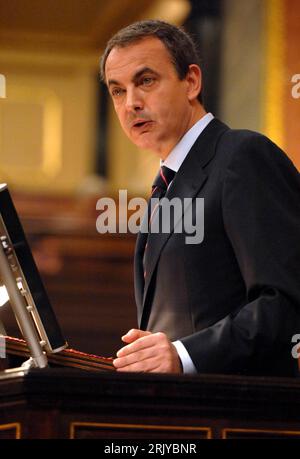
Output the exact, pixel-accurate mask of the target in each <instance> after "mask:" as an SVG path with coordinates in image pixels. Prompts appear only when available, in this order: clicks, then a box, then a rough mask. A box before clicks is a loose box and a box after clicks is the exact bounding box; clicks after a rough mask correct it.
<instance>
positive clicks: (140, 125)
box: [132, 120, 151, 129]
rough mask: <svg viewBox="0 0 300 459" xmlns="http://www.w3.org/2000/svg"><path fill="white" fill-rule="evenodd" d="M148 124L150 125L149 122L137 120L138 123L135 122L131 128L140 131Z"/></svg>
mask: <svg viewBox="0 0 300 459" xmlns="http://www.w3.org/2000/svg"><path fill="white" fill-rule="evenodd" d="M150 123H151V120H139V121H135V122H134V123H133V124H132V127H133V128H136V129H140V128H143V127H144V126H147V125H148V124H150Z"/></svg>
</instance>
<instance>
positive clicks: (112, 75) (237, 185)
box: [101, 20, 300, 375]
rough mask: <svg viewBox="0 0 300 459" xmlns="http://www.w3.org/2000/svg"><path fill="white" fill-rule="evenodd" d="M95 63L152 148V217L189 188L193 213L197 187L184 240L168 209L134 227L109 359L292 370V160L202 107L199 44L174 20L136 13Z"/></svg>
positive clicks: (296, 194) (296, 218)
mask: <svg viewBox="0 0 300 459" xmlns="http://www.w3.org/2000/svg"><path fill="white" fill-rule="evenodd" d="M101 69H102V77H103V79H104V81H105V82H106V84H107V86H108V89H109V92H110V94H111V97H112V100H113V103H114V107H115V110H116V113H117V115H118V118H119V120H120V123H121V126H122V128H123V129H124V131H125V133H126V134H127V135H128V137H129V138H130V139H131V140H132V141H133V142H134V143H135V144H136V145H138V146H139V147H142V148H146V149H150V150H152V151H154V152H156V153H157V154H158V156H159V157H160V159H161V170H160V174H159V176H158V180H160V182H161V183H162V185H163V184H164V183H165V189H164V190H163V192H162V194H161V195H160V197H161V196H164V197H163V199H161V201H160V204H161V205H160V206H157V207H156V208H154V209H152V210H153V213H152V214H151V215H150V221H152V220H151V219H152V217H153V215H155V217H154V218H158V216H159V215H162V213H163V210H164V206H166V203H167V201H168V200H172V199H174V198H179V202H184V199H190V209H189V212H190V214H191V215H192V222H193V223H194V224H195V223H196V225H202V224H203V215H202V214H201V212H200V211H199V208H201V207H199V208H198V207H197V199H198V200H201V199H202V200H203V199H204V237H203V240H201V242H200V243H195V244H193V243H187V229H186V226H184V225H181V226H182V228H183V230H182V231H181V232H180V231H176V225H178V223H180V222H179V221H178V219H177V221H176V222H174V221H173V223H172V222H171V223H170V231H169V232H167V233H165V232H163V231H162V230H160V231H159V232H157V233H155V232H152V233H151V231H149V235H148V237H147V235H146V237H145V235H144V234H143V233H140V234H139V235H138V238H137V244H136V253H135V296H136V303H137V309H138V318H139V326H140V329H138V330H137V329H132V330H130V331H129V332H128V333H127V334H126V335H125V336H123V337H122V339H123V341H124V342H125V343H126V345H125V346H124V347H123V348H122V349H120V351H119V352H118V353H117V358H116V359H115V360H114V365H115V367H116V368H117V370H119V371H142V372H144V371H145V372H150V371H153V372H171V373H180V372H184V373H195V372H200V373H232V374H253V375H259V374H262V375H296V374H297V371H298V367H297V360H296V359H295V358H293V357H292V354H291V349H292V337H293V336H294V335H295V334H297V333H300V274H299V273H300V269H299V268H300V266H299V264H300V263H299V262H300V179H299V174H298V172H297V170H296V169H295V167H294V166H293V165H292V163H291V161H290V160H289V159H288V158H287V156H286V155H285V154H284V153H283V152H282V151H281V150H280V149H279V148H278V147H277V146H276V145H274V144H273V143H272V142H271V141H270V140H269V139H267V138H266V137H264V136H262V135H260V134H258V133H255V132H250V131H246V130H231V129H230V128H229V127H227V126H226V125H225V124H223V123H222V122H220V121H218V120H217V119H215V118H214V117H213V115H212V114H210V113H206V111H205V109H204V106H203V103H202V96H201V70H200V66H199V61H198V56H197V53H196V51H195V46H194V44H193V42H192V40H191V39H190V37H189V36H188V35H187V34H186V33H185V32H184V31H183V30H181V29H179V28H177V27H175V26H173V25H170V24H167V23H164V22H162V21H152V20H150V21H142V22H139V23H135V24H133V25H131V26H129V27H127V28H126V29H123V30H121V31H120V32H119V33H118V34H116V35H115V36H114V37H113V38H112V39H111V40H110V41H109V42H108V45H107V48H106V50H105V52H104V54H103V57H102V61H101ZM168 174H170V175H168ZM168 177H169V178H168ZM163 182H164V183H163ZM158 183H159V182H155V186H154V189H153V192H157V190H158V189H159V188H160V186H161V185H160V184H158ZM182 209H183V212H182V215H181V218H179V220H184V218H185V216H186V212H187V210H186V208H185V207H184V206H182ZM148 217H149V215H147V222H148Z"/></svg>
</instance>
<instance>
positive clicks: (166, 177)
mask: <svg viewBox="0 0 300 459" xmlns="http://www.w3.org/2000/svg"><path fill="white" fill-rule="evenodd" d="M174 176H175V171H173V170H172V169H169V168H168V167H166V166H161V168H160V170H159V171H158V174H157V176H156V177H155V179H154V182H153V185H152V196H153V194H154V193H156V194H158V193H159V194H165V192H166V191H167V188H168V186H169V185H170V183H171V182H172V180H173V178H174ZM157 192H158V193H157Z"/></svg>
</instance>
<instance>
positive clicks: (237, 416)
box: [0, 368, 300, 440]
mask: <svg viewBox="0 0 300 459" xmlns="http://www.w3.org/2000/svg"><path fill="white" fill-rule="evenodd" d="M7 438H24V439H30V438H36V439H39V438H76V439H80V438H104V439H123V438H125V439H140V438H143V439H145V438H146V439H151V438H152V439H160V438H161V439H163V438H164V439H176V440H180V439H195V440H196V439H220V438H224V439H226V438H247V439H251V438H300V379H297V378H296V379H291V378H269V377H265V378H264V377H259V378H257V377H239V376H227V375H226V376H225V375H195V376H183V375H181V376H173V375H159V374H137V373H117V372H103V373H101V372H97V373H96V372H85V371H81V370H77V369H65V368H63V369H57V368H47V369H43V370H39V369H34V370H30V372H29V373H28V374H27V375H25V376H23V377H11V378H7V379H3V380H0V439H7Z"/></svg>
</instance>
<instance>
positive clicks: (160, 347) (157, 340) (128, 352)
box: [113, 329, 182, 373]
mask: <svg viewBox="0 0 300 459" xmlns="http://www.w3.org/2000/svg"><path fill="white" fill-rule="evenodd" d="M122 341H124V342H125V343H127V346H124V347H122V348H121V349H120V350H119V351H118V352H117V358H116V359H115V360H114V361H113V364H114V366H115V367H116V369H117V371H135V372H147V373H148V372H155V373H182V367H181V362H180V359H179V356H178V354H177V351H176V348H175V346H174V345H173V344H172V343H171V341H170V340H169V339H168V337H167V335H166V334H165V333H162V332H159V333H150V332H148V331H143V330H137V329H132V330H129V332H128V333H126V335H124V336H122Z"/></svg>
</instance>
